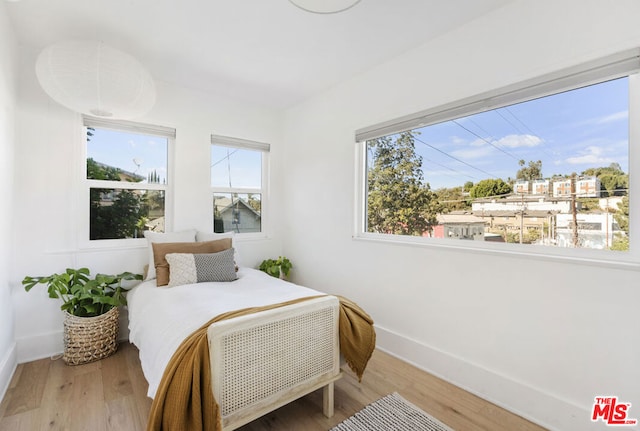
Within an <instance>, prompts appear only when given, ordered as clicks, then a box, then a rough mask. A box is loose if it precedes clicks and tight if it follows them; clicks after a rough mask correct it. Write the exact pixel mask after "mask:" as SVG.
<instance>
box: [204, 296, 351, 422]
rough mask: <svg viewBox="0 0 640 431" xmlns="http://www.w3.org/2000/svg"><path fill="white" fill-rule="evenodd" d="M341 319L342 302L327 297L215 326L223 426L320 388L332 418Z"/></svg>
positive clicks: (214, 363) (212, 344)
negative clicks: (339, 321)
mask: <svg viewBox="0 0 640 431" xmlns="http://www.w3.org/2000/svg"><path fill="white" fill-rule="evenodd" d="M338 316H339V302H338V299H337V298H335V297H331V296H325V297H321V298H316V299H311V300H307V301H303V302H300V303H297V304H294V305H289V306H286V307H281V308H276V309H273V310H269V311H264V312H260V313H255V314H249V315H246V316H242V317H238V318H235V319H230V320H223V321H220V322H217V323H214V324H212V325H211V326H210V327H209V329H208V337H209V349H210V363H211V371H212V383H213V392H214V397H215V399H216V401H217V403H218V405H219V407H220V413H221V416H222V428H223V429H224V430H232V429H235V428H238V427H240V426H242V425H244V424H246V423H248V422H250V421H252V420H254V419H256V418H258V417H260V416H262V415H264V414H266V413H268V412H270V411H273V410H275V409H276V408H278V407H281V406H283V405H285V404H287V403H289V402H291V401H293V400H295V399H297V398H300V397H301V396H303V395H306V394H308V393H310V392H312V391H314V390H316V389H319V388H322V387H324V391H323V396H324V401H323V411H324V414H325V415H326V416H331V415H333V382H334V381H335V380H337V379H339V378H340V377H341V372H340V363H339V355H340V352H339V339H338Z"/></svg>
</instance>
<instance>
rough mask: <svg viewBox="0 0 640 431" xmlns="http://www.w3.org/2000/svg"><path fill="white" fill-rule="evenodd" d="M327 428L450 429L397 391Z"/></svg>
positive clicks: (366, 430)
mask: <svg viewBox="0 0 640 431" xmlns="http://www.w3.org/2000/svg"><path fill="white" fill-rule="evenodd" d="M331 431H453V430H452V429H451V428H449V427H448V426H446V425H445V424H443V423H442V422H440V421H438V420H437V419H436V418H434V417H433V416H430V415H428V414H427V413H425V412H423V411H422V410H420V409H419V408H418V407H416V406H414V405H413V404H411V403H410V402H409V401H407V400H405V399H404V398H402V397H401V396H400V395H399V394H398V393H397V392H394V393H392V394H390V395H387V396H386V397H384V398H380V399H379V400H378V401H375V402H373V403H371V404H369V405H368V406H366V407H365V408H364V409H362V410H360V411H359V412H358V413H356V414H354V415H353V416H351V417H350V418H348V419H346V420H344V421H343V422H341V423H340V424H338V425H336V426H335V427H334V428H332V429H331Z"/></svg>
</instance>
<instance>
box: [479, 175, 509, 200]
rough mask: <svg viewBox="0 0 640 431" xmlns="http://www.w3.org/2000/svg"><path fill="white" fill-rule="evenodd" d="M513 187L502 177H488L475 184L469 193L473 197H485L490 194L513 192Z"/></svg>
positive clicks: (498, 194) (497, 194)
mask: <svg viewBox="0 0 640 431" xmlns="http://www.w3.org/2000/svg"><path fill="white" fill-rule="evenodd" d="M512 191H513V189H512V188H511V186H510V185H509V184H507V183H505V182H504V181H503V180H502V179H500V178H498V179H493V178H490V179H486V180H482V181H478V183H477V184H476V185H474V186H473V187H472V188H471V190H470V191H469V194H470V196H471V197H472V198H474V199H476V198H485V197H490V196H500V195H506V194H508V193H511V192H512Z"/></svg>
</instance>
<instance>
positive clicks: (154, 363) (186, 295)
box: [127, 268, 322, 398]
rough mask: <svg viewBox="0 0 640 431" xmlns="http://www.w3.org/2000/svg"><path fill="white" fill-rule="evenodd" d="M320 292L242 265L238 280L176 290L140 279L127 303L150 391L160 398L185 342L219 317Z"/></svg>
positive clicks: (132, 337) (195, 285) (130, 293)
mask: <svg viewBox="0 0 640 431" xmlns="http://www.w3.org/2000/svg"><path fill="white" fill-rule="evenodd" d="M319 294H322V293H321V292H318V291H316V290H313V289H309V288H306V287H302V286H298V285H295V284H292V283H288V282H286V281H282V280H279V279H277V278H274V277H271V276H269V275H267V274H265V273H264V272H262V271H258V270H255V269H251V268H240V270H239V271H238V280H236V281H233V282H228V283H212V282H208V283H199V284H188V285H184V286H177V287H172V288H167V287H156V281H155V280H148V281H145V282H142V283H140V284H139V285H137V286H136V287H134V288H133V289H132V290H131V291H129V293H128V294H127V302H128V306H127V307H128V309H129V339H130V341H131V342H132V343H134V344H135V345H136V346H137V347H138V349H139V350H140V362H141V364H142V372H143V373H144V376H145V377H146V379H147V382H149V391H148V392H147V395H149V397H151V398H153V397H154V396H155V393H156V390H157V388H158V385H159V384H160V380H161V379H162V374H163V372H164V369H165V367H166V365H167V364H168V363H169V360H170V359H171V356H172V355H173V352H175V350H176V349H177V348H178V346H179V345H180V343H181V342H182V340H184V339H185V338H186V337H187V336H188V335H190V334H191V333H192V332H193V331H195V330H196V329H198V328H199V327H201V326H202V325H204V324H205V323H206V322H207V321H209V320H210V319H212V318H213V317H215V316H217V315H219V314H222V313H225V312H227V311H234V310H239V309H242V308H247V307H257V306H262V305H269V304H276V303H279V302H283V301H289V300H292V299H297V298H303V297H307V296H315V295H319Z"/></svg>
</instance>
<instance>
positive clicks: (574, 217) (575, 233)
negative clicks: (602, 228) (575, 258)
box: [571, 172, 579, 248]
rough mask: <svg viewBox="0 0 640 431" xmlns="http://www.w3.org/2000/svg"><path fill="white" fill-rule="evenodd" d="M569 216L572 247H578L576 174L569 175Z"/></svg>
mask: <svg viewBox="0 0 640 431" xmlns="http://www.w3.org/2000/svg"><path fill="white" fill-rule="evenodd" d="M571 218H572V239H573V247H574V248H578V244H579V242H578V210H577V208H576V174H575V172H574V173H573V174H572V175H571Z"/></svg>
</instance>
